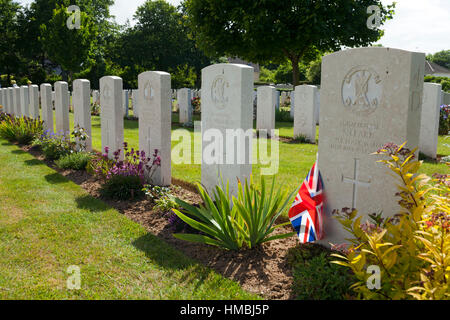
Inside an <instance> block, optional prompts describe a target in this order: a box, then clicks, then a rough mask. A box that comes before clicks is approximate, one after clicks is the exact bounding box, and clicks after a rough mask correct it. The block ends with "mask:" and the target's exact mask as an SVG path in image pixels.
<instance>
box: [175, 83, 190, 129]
mask: <svg viewBox="0 0 450 320" xmlns="http://www.w3.org/2000/svg"><path fill="white" fill-rule="evenodd" d="M191 98H192V92H191V89H187V88H182V89H179V90H178V91H177V101H178V109H179V111H180V123H181V124H183V123H187V122H191V121H192V104H191Z"/></svg>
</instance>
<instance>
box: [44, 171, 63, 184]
mask: <svg viewBox="0 0 450 320" xmlns="http://www.w3.org/2000/svg"><path fill="white" fill-rule="evenodd" d="M44 178H45V180H47V182H49V183H51V184H60V183H67V182H69V180H68V179H67V178H66V177H63V176H62V175H60V174H59V173H58V172H55V173H52V174H47V175H46V176H44Z"/></svg>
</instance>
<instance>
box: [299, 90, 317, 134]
mask: <svg viewBox="0 0 450 320" xmlns="http://www.w3.org/2000/svg"><path fill="white" fill-rule="evenodd" d="M294 101H295V104H294V108H295V111H294V137H298V136H304V137H306V139H308V141H309V142H312V143H315V142H316V119H315V109H314V108H315V107H316V105H317V87H316V86H308V85H302V86H297V87H295V100H294Z"/></svg>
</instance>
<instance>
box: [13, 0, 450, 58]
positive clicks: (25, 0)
mask: <svg viewBox="0 0 450 320" xmlns="http://www.w3.org/2000/svg"><path fill="white" fill-rule="evenodd" d="M224 1H226V0H224ZM248 1H251V0H248ZM281 1H282V0H281ZM382 1H383V3H385V4H387V3H391V2H392V0H382ZM19 2H20V3H22V4H29V3H31V2H32V0H19ZM144 2H145V0H115V5H114V6H113V7H111V14H113V15H114V16H116V20H117V22H119V23H121V24H123V23H125V22H126V20H127V19H129V20H130V23H131V24H134V23H133V21H132V18H133V14H134V12H135V11H136V9H137V7H138V6H140V5H141V4H143V3H144ZM168 2H170V3H172V4H174V5H178V4H180V2H181V0H168ZM396 2H397V7H396V14H395V16H394V19H393V20H391V21H388V22H387V23H386V24H385V25H384V27H383V29H384V30H385V35H384V37H383V38H382V39H381V40H380V42H379V43H380V44H382V45H383V46H385V47H393V48H399V49H405V50H410V51H420V52H425V53H435V52H437V51H441V50H450V31H449V30H450V0H396Z"/></svg>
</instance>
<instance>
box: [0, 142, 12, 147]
mask: <svg viewBox="0 0 450 320" xmlns="http://www.w3.org/2000/svg"><path fill="white" fill-rule="evenodd" d="M12 145H13V144H12V143H11V142H2V146H12Z"/></svg>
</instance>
